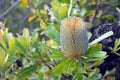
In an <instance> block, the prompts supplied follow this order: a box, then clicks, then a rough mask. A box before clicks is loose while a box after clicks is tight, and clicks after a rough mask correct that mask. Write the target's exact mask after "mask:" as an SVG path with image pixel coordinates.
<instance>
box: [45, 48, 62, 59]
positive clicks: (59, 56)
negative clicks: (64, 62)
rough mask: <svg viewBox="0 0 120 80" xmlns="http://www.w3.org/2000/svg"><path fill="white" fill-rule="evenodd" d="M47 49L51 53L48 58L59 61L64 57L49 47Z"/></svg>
mask: <svg viewBox="0 0 120 80" xmlns="http://www.w3.org/2000/svg"><path fill="white" fill-rule="evenodd" d="M47 47H48V46H47ZM48 49H49V50H50V51H51V53H52V54H50V55H49V57H50V58H52V59H57V60H58V59H59V60H60V59H62V58H63V57H64V54H63V53H62V52H60V51H59V50H57V49H54V48H51V47H48Z"/></svg>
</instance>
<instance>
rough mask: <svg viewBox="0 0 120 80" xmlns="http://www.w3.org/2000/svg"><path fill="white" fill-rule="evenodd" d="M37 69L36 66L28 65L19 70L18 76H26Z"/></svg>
mask: <svg viewBox="0 0 120 80" xmlns="http://www.w3.org/2000/svg"><path fill="white" fill-rule="evenodd" d="M35 70H36V66H30V67H27V68H24V69H22V70H20V71H19V72H18V74H17V76H18V77H25V76H28V75H30V74H31V73H33V71H35Z"/></svg>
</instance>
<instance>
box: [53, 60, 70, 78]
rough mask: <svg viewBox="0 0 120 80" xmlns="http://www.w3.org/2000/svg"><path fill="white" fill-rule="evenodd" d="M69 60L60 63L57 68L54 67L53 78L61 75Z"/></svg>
mask: <svg viewBox="0 0 120 80" xmlns="http://www.w3.org/2000/svg"><path fill="white" fill-rule="evenodd" d="M70 61H71V60H69V59H67V60H65V61H63V62H61V63H60V64H58V65H57V66H55V67H54V68H53V70H52V72H53V73H54V75H55V76H59V75H61V74H62V73H63V70H64V67H65V66H66V64H68V63H69V62H70Z"/></svg>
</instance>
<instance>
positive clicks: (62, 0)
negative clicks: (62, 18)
mask: <svg viewBox="0 0 120 80" xmlns="http://www.w3.org/2000/svg"><path fill="white" fill-rule="evenodd" d="M58 1H59V2H61V3H66V4H69V3H70V0H58Z"/></svg>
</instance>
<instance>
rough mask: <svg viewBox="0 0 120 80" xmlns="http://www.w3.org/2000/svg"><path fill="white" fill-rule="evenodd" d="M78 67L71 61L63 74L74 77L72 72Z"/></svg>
mask: <svg viewBox="0 0 120 80" xmlns="http://www.w3.org/2000/svg"><path fill="white" fill-rule="evenodd" d="M76 65H77V64H76V62H75V61H73V60H71V61H70V62H68V63H67V64H66V65H65V67H64V69H63V73H65V74H69V75H72V72H73V71H74V70H75V69H76V68H77V66H76Z"/></svg>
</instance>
